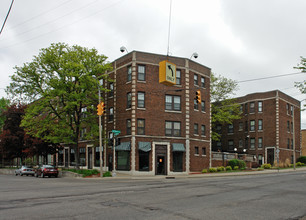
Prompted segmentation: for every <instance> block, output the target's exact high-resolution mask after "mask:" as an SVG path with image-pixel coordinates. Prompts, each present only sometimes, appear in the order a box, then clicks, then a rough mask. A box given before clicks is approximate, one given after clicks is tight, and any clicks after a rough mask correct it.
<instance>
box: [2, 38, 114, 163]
mask: <svg viewBox="0 0 306 220" xmlns="http://www.w3.org/2000/svg"><path fill="white" fill-rule="evenodd" d="M106 59H107V57H106V56H104V55H99V54H98V52H97V50H96V49H87V48H84V47H80V46H77V45H74V46H69V45H67V44H64V43H57V44H51V46H50V47H48V48H44V49H41V51H40V53H39V55H38V56H34V58H33V61H32V62H30V63H25V64H24V65H23V66H21V67H15V70H16V72H15V74H14V75H13V76H11V80H12V83H11V84H10V86H9V87H8V88H7V92H8V93H9V94H11V95H12V96H13V97H23V101H26V102H31V104H30V105H29V106H28V108H27V109H26V114H25V116H24V118H23V120H22V126H23V127H24V128H25V130H26V132H27V133H28V134H29V135H32V136H34V137H38V138H42V139H43V140H45V141H47V142H51V143H66V144H73V146H74V150H75V152H76V154H75V156H76V158H75V159H76V166H77V168H78V167H79V156H78V139H79V136H80V133H81V129H82V128H86V126H87V125H89V124H90V127H91V130H90V131H89V132H87V136H86V137H84V139H85V138H90V139H95V137H97V136H98V124H97V123H96V118H97V116H96V114H92V112H93V111H95V108H96V105H97V102H98V87H100V88H99V89H100V91H101V92H107V91H108V90H107V89H106V88H104V87H103V86H102V85H101V84H99V83H98V81H97V80H100V79H105V80H109V79H108V75H107V74H105V73H106V72H107V71H109V70H111V69H112V67H111V64H110V63H106ZM84 107H86V108H87V109H86V111H84ZM96 139H97V138H96Z"/></svg>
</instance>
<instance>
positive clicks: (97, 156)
mask: <svg viewBox="0 0 306 220" xmlns="http://www.w3.org/2000/svg"><path fill="white" fill-rule="evenodd" d="M95 149H96V150H95V166H96V167H99V166H100V148H99V147H95ZM102 156H103V155H102Z"/></svg>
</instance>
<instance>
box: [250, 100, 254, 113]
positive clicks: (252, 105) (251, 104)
mask: <svg viewBox="0 0 306 220" xmlns="http://www.w3.org/2000/svg"><path fill="white" fill-rule="evenodd" d="M254 112H255V102H251V103H250V113H254Z"/></svg>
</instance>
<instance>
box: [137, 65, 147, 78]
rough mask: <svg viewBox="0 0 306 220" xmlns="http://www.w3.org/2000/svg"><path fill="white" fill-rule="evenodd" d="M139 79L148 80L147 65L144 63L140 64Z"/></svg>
mask: <svg viewBox="0 0 306 220" xmlns="http://www.w3.org/2000/svg"><path fill="white" fill-rule="evenodd" d="M137 79H138V80H139V81H145V80H146V67H145V66H143V65H138V76H137Z"/></svg>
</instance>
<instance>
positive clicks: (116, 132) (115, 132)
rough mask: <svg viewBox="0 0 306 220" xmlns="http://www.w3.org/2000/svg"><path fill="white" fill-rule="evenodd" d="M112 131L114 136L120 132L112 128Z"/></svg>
mask: <svg viewBox="0 0 306 220" xmlns="http://www.w3.org/2000/svg"><path fill="white" fill-rule="evenodd" d="M112 132H113V133H114V135H115V136H117V135H118V134H120V133H121V131H119V130H112Z"/></svg>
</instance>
